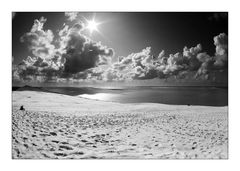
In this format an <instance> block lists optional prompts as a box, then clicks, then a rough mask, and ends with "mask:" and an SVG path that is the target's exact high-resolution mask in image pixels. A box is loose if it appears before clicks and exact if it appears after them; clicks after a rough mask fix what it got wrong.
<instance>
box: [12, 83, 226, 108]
mask: <svg viewBox="0 0 240 171" xmlns="http://www.w3.org/2000/svg"><path fill="white" fill-rule="evenodd" d="M26 89H27V90H28V89H30V90H33V91H35V90H36V89H37V88H32V87H31V88H29V87H27V88H26V87H25V88H19V89H16V90H19V91H23V90H26ZM38 90H39V91H46V92H52V93H60V94H66V95H71V96H78V97H80V98H88V99H95V100H102V101H111V102H119V103H161V104H173V105H201V106H228V88H227V87H196V86H181V87H180V86H179V87H169V86H166V87H162V86H161V87H158V86H153V87H149V86H139V87H122V88H93V87H41V88H38Z"/></svg>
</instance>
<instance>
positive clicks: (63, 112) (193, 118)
mask: <svg viewBox="0 0 240 171" xmlns="http://www.w3.org/2000/svg"><path fill="white" fill-rule="evenodd" d="M21 105H24V107H25V109H26V111H20V110H19V107H20V106H21ZM227 123H228V118H227V107H205V106H173V105H171V106H170V105H162V104H150V103H149V104H148V103H145V104H119V103H114V102H102V101H97V100H89V99H84V98H80V97H73V96H67V95H61V94H54V93H45V92H34V91H22V92H18V91H16V92H13V112H12V157H13V158H14V159H21V158H24V159H26V158H30V159H33V158H34V159H58V158H61V159H95V158H101V159H127V158H130V159H146V158H151V159H158V158H159V159H183V158H184V159H188V158H191V159H195V158H196V159H215V158H217V159H219V158H223V159H226V158H227V157H228V125H227Z"/></svg>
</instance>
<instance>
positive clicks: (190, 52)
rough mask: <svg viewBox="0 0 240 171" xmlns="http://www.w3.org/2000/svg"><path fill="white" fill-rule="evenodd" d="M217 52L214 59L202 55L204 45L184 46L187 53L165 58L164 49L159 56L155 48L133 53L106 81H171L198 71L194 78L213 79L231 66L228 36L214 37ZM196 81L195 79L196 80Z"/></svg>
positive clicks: (111, 71)
mask: <svg viewBox="0 0 240 171" xmlns="http://www.w3.org/2000/svg"><path fill="white" fill-rule="evenodd" d="M214 44H215V46H216V53H215V55H214V56H210V55H208V54H207V53H206V52H202V46H201V44H198V45H196V46H195V47H191V48H188V47H184V48H183V52H178V53H175V54H170V55H169V56H166V55H165V51H164V50H162V51H161V52H160V53H159V55H158V56H157V57H154V56H153V55H152V54H151V47H147V48H145V49H143V50H142V51H141V52H138V53H132V54H130V55H128V56H126V57H119V60H118V61H117V62H116V63H114V64H112V67H111V68H110V69H109V70H107V71H105V72H104V73H103V74H104V78H105V80H110V81H111V80H135V79H136V80H139V79H152V78H156V77H158V78H160V79H167V78H169V77H172V76H174V77H175V78H176V79H184V78H185V77H187V75H188V73H191V74H192V72H195V76H194V78H200V77H201V79H209V73H210V72H216V71H217V70H219V69H221V68H223V66H225V67H226V64H227V48H228V47H227V36H226V34H219V35H218V36H215V37H214ZM194 78H193V79H194Z"/></svg>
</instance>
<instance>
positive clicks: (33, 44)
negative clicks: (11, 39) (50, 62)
mask: <svg viewBox="0 0 240 171" xmlns="http://www.w3.org/2000/svg"><path fill="white" fill-rule="evenodd" d="M46 21H47V19H46V18H44V17H41V18H40V20H37V19H36V20H34V24H33V26H32V28H31V30H30V32H27V33H25V34H24V35H23V36H22V37H21V38H20V41H21V42H24V43H26V44H27V46H28V48H29V50H30V51H31V52H32V54H33V55H34V56H38V57H41V58H51V57H52V56H54V54H55V46H54V45H53V38H54V35H53V32H52V31H51V30H43V26H44V24H45V22H46Z"/></svg>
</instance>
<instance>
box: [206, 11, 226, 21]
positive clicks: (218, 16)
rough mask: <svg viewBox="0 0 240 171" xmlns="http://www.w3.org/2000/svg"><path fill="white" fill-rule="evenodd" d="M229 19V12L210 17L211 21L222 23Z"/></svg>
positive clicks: (214, 14)
mask: <svg viewBox="0 0 240 171" xmlns="http://www.w3.org/2000/svg"><path fill="white" fill-rule="evenodd" d="M227 18H228V13H227V12H215V13H213V14H212V15H211V16H210V17H208V19H209V20H210V21H221V20H226V19H227Z"/></svg>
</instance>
